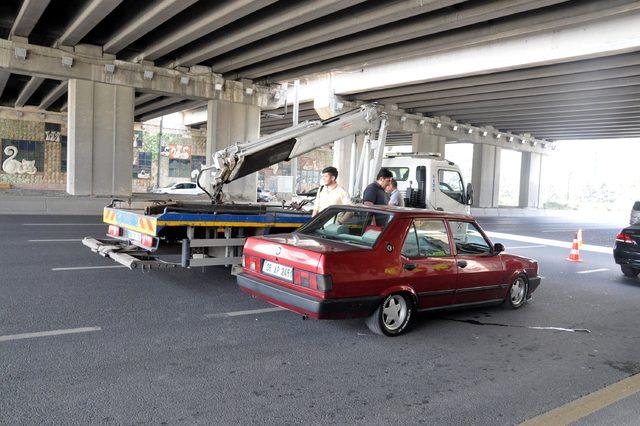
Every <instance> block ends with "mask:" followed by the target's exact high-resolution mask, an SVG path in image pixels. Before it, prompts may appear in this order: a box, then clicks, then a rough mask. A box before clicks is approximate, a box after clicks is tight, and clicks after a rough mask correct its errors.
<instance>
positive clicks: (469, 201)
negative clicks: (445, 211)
mask: <svg viewBox="0 0 640 426" xmlns="http://www.w3.org/2000/svg"><path fill="white" fill-rule="evenodd" d="M472 204H473V185H471V182H469V183H468V184H467V205H469V206H470V205H472Z"/></svg>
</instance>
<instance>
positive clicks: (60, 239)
mask: <svg viewBox="0 0 640 426" xmlns="http://www.w3.org/2000/svg"><path fill="white" fill-rule="evenodd" d="M70 241H82V239H81V238H59V239H54V240H29V242H30V243H64V242H70Z"/></svg>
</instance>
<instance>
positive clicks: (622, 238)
mask: <svg viewBox="0 0 640 426" xmlns="http://www.w3.org/2000/svg"><path fill="white" fill-rule="evenodd" d="M616 241H618V242H621V243H629V244H635V243H636V242H635V241H634V240H633V238H631V235H629V234H625V233H624V232H620V233H619V234H618V235H616Z"/></svg>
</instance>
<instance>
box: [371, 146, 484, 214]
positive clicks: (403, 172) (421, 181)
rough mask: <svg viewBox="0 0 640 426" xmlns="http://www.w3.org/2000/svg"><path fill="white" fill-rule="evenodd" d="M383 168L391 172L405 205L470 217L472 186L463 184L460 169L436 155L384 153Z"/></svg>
mask: <svg viewBox="0 0 640 426" xmlns="http://www.w3.org/2000/svg"><path fill="white" fill-rule="evenodd" d="M382 167H386V168H387V169H389V170H390V171H391V173H393V175H394V178H395V180H396V181H397V182H398V189H399V190H400V192H402V194H403V195H404V197H405V206H407V207H418V208H426V209H429V210H443V211H446V212H452V213H462V214H469V213H470V212H471V209H470V205H471V203H472V202H473V188H472V186H471V184H470V183H469V184H467V185H466V187H465V185H464V181H463V180H462V174H461V173H460V167H458V166H457V165H456V164H455V163H453V162H452V161H448V160H446V159H443V158H442V157H441V156H440V155H439V154H433V153H415V154H404V153H402V154H387V156H385V158H384V159H383V160H382Z"/></svg>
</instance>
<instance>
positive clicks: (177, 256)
mask: <svg viewBox="0 0 640 426" xmlns="http://www.w3.org/2000/svg"><path fill="white" fill-rule="evenodd" d="M123 204H124V202H120V201H114V202H112V204H111V205H110V206H108V207H105V208H104V211H103V221H104V222H105V224H107V225H108V231H107V238H94V237H86V238H84V239H83V240H82V243H83V244H84V245H85V246H87V247H89V248H90V249H91V250H92V251H93V252H95V253H97V254H100V255H101V256H104V257H109V258H111V259H113V260H114V261H116V262H118V263H120V264H122V265H124V266H126V267H128V268H130V269H142V270H144V269H162V268H175V267H178V266H181V267H186V268H188V267H198V266H215V265H231V266H233V265H239V264H240V263H241V262H242V246H243V245H244V242H245V240H246V238H247V237H249V236H252V235H267V234H275V233H284V232H291V231H293V230H295V229H297V228H299V227H300V226H302V225H303V224H305V223H306V222H308V221H309V220H310V218H311V217H310V215H309V213H308V212H303V211H297V210H291V209H286V208H282V207H280V206H269V205H263V204H221V205H213V204H211V203H207V202H201V203H200V202H180V201H170V202H158V201H156V202H153V201H149V202H146V203H142V205H140V204H139V203H138V204H137V205H136V204H131V203H129V204H126V205H123Z"/></svg>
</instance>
